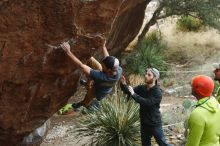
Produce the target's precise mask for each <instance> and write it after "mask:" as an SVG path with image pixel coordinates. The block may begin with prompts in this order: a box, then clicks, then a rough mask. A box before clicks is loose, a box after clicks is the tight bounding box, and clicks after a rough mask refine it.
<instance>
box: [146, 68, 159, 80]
mask: <svg viewBox="0 0 220 146" xmlns="http://www.w3.org/2000/svg"><path fill="white" fill-rule="evenodd" d="M147 70H149V71H151V72H152V73H153V74H154V76H155V78H156V79H157V80H158V79H159V78H160V72H159V71H158V70H157V69H156V68H148V69H147Z"/></svg>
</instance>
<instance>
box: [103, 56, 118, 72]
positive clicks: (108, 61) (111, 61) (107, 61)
mask: <svg viewBox="0 0 220 146" xmlns="http://www.w3.org/2000/svg"><path fill="white" fill-rule="evenodd" d="M116 60H117V58H115V57H114V56H107V57H105V58H104V59H103V60H102V63H103V64H104V65H105V66H106V67H107V68H108V69H113V68H114V67H115V66H118V64H116V62H117V61H116Z"/></svg>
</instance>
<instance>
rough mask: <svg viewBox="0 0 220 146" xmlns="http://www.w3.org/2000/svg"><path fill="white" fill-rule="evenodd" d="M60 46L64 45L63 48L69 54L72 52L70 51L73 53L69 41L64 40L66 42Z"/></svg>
mask: <svg viewBox="0 0 220 146" xmlns="http://www.w3.org/2000/svg"><path fill="white" fill-rule="evenodd" d="M60 46H61V47H62V49H63V50H64V51H65V52H66V53H67V54H70V53H71V51H70V45H69V43H67V42H64V43H62V44H61V45H60Z"/></svg>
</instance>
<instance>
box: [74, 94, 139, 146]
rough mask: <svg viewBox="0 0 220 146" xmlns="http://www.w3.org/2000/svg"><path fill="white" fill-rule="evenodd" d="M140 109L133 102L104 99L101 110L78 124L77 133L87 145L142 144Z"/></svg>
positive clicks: (83, 118)
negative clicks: (85, 140) (85, 139)
mask: <svg viewBox="0 0 220 146" xmlns="http://www.w3.org/2000/svg"><path fill="white" fill-rule="evenodd" d="M138 110H139V107H138V105H137V104H136V103H134V102H133V101H126V99H125V98H119V97H113V98H108V99H104V100H103V101H102V102H101V108H100V109H99V110H96V111H95V112H90V113H88V114H87V115H86V116H85V117H82V118H80V119H79V121H78V122H77V127H76V129H75V132H76V133H77V137H78V138H79V139H80V140H82V139H83V138H85V137H87V138H88V139H89V140H88V142H87V143H86V144H85V145H98V146H136V145H139V144H140V122H139V111H138Z"/></svg>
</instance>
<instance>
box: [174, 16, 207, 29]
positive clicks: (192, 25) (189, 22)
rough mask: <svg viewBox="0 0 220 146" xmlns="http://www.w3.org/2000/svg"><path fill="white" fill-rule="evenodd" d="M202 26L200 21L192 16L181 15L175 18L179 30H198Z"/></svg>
mask: <svg viewBox="0 0 220 146" xmlns="http://www.w3.org/2000/svg"><path fill="white" fill-rule="evenodd" d="M202 26H203V24H202V21H201V20H199V19H197V18H194V17H192V16H182V17H181V18H180V19H178V20H177V28H178V29H179V30H181V31H199V30H200V29H201V28H202Z"/></svg>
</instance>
